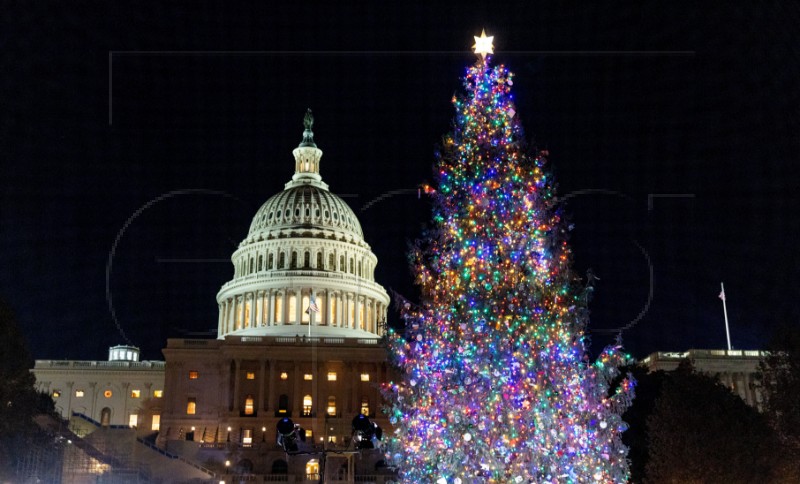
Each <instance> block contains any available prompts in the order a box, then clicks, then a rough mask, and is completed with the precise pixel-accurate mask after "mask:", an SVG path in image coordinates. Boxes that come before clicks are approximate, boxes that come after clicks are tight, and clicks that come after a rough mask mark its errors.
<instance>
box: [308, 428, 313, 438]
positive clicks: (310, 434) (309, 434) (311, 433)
mask: <svg viewBox="0 0 800 484" xmlns="http://www.w3.org/2000/svg"><path fill="white" fill-rule="evenodd" d="M312 437H314V432H312V431H311V429H306V438H307V439H310V438H312Z"/></svg>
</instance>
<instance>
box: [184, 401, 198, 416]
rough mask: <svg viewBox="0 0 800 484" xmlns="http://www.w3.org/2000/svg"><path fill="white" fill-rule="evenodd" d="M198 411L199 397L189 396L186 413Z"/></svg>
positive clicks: (190, 413)
mask: <svg viewBox="0 0 800 484" xmlns="http://www.w3.org/2000/svg"><path fill="white" fill-rule="evenodd" d="M195 413H197V398H196V397H189V398H188V399H187V400H186V415H194V414H195Z"/></svg>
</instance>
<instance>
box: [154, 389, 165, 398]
mask: <svg viewBox="0 0 800 484" xmlns="http://www.w3.org/2000/svg"><path fill="white" fill-rule="evenodd" d="M153 396H154V397H156V398H161V397H163V396H164V390H156V391H154V392H153Z"/></svg>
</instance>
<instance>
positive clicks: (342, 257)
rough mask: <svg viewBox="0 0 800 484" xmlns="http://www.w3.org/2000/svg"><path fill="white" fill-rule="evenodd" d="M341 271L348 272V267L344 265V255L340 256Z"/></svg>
mask: <svg viewBox="0 0 800 484" xmlns="http://www.w3.org/2000/svg"><path fill="white" fill-rule="evenodd" d="M339 271H341V272H346V271H347V269H345V267H344V256H340V257H339Z"/></svg>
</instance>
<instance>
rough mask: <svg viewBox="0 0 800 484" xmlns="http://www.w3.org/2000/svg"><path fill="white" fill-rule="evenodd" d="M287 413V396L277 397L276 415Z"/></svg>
mask: <svg viewBox="0 0 800 484" xmlns="http://www.w3.org/2000/svg"><path fill="white" fill-rule="evenodd" d="M288 411H289V395H281V396H280V397H278V413H286V412H288Z"/></svg>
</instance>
